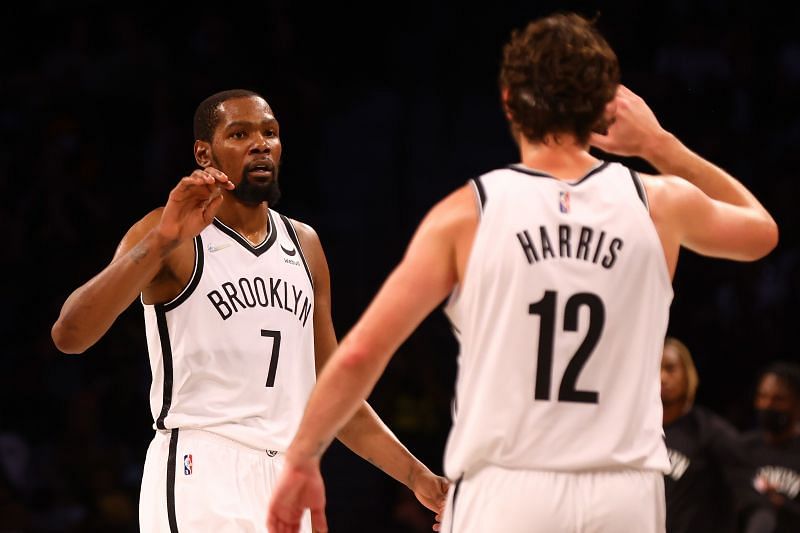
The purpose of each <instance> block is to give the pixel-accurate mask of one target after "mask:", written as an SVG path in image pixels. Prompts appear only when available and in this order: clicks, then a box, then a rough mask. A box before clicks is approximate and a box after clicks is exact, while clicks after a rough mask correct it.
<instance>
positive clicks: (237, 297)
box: [144, 210, 316, 451]
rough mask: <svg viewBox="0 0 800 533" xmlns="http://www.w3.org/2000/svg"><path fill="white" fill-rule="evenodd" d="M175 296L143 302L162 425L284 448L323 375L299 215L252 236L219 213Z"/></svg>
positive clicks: (156, 414)
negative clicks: (258, 239) (295, 223)
mask: <svg viewBox="0 0 800 533" xmlns="http://www.w3.org/2000/svg"><path fill="white" fill-rule="evenodd" d="M194 245H195V268H194V272H193V273H192V277H191V279H190V281H189V283H188V285H187V286H186V288H185V289H184V290H183V292H182V293H181V294H180V295H178V296H177V297H176V298H175V299H174V300H172V301H170V302H167V303H164V304H157V305H148V304H144V316H145V326H146V331H147V343H148V349H149V352H150V367H151V370H152V374H153V383H152V386H151V389H150V408H151V411H152V413H153V420H154V427H155V428H156V429H162V430H163V429H174V428H199V429H203V430H206V431H210V432H213V433H217V434H219V435H222V436H224V437H228V438H230V439H233V440H236V441H238V442H241V443H242V444H245V445H247V446H250V447H253V448H256V449H261V450H265V449H268V450H275V451H283V450H286V448H287V447H288V445H289V443H290V442H291V439H292V438H293V437H294V434H295V432H296V430H297V427H298V425H299V424H300V418H301V416H302V414H303V411H304V409H305V406H306V402H307V400H308V397H309V395H310V393H311V389H312V388H313V386H314V383H315V381H316V372H315V365H314V289H313V284H312V280H311V273H310V271H309V268H308V265H307V263H306V260H305V257H304V256H303V252H302V249H301V247H300V242H299V239H298V238H297V234H296V233H295V231H294V227H292V225H291V222H290V221H289V219H287V218H286V217H284V216H282V215H280V214H279V213H277V212H276V211H274V210H270V211H269V232H268V235H267V237H266V238H265V239H264V241H263V242H262V243H261V244H259V245H258V246H253V245H252V244H251V243H250V242H249V241H248V240H247V239H246V238H244V237H243V236H242V235H240V234H239V233H237V232H236V231H235V230H233V229H232V228H229V227H228V226H226V225H225V224H223V223H222V222H220V221H219V220H217V219H214V221H213V223H212V224H210V225H209V226H208V227H206V228H205V229H204V230H203V231H202V232H201V233H200V235H198V236H197V237H196V238H195V239H194Z"/></svg>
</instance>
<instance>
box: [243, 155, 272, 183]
mask: <svg viewBox="0 0 800 533" xmlns="http://www.w3.org/2000/svg"><path fill="white" fill-rule="evenodd" d="M245 172H246V173H247V175H248V176H249V177H251V178H256V179H263V180H268V179H270V178H272V177H273V175H274V174H275V163H273V162H272V161H271V160H269V159H262V160H260V161H253V162H251V163H249V164H248V165H247V166H246V167H245Z"/></svg>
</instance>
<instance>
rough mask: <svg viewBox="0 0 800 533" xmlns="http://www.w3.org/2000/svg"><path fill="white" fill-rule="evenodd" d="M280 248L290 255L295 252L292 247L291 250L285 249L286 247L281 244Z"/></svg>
mask: <svg viewBox="0 0 800 533" xmlns="http://www.w3.org/2000/svg"><path fill="white" fill-rule="evenodd" d="M281 250H283V253H285V254H286V255H288V256H290V257H291V256H293V255H294V254H296V253H297V250H295V249H294V248H292V249H291V250H287V249H286V248H284V247H283V245H282V244H281Z"/></svg>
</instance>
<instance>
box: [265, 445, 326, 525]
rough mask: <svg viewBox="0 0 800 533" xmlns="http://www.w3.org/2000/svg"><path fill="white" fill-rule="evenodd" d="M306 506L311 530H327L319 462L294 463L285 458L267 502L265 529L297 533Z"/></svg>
mask: <svg viewBox="0 0 800 533" xmlns="http://www.w3.org/2000/svg"><path fill="white" fill-rule="evenodd" d="M306 509H311V529H312V530H313V531H314V533H328V522H327V520H326V519H325V484H324V483H323V482H322V474H320V471H319V464H318V463H314V464H307V465H295V464H291V463H289V462H288V460H287V463H286V466H285V468H284V469H283V472H282V473H281V476H280V478H279V479H278V484H277V485H276V486H275V490H274V491H273V493H272V498H271V500H270V504H269V512H268V514H267V529H268V530H269V533H297V532H298V531H299V530H300V520H301V519H302V517H303V513H304V512H305V510H306Z"/></svg>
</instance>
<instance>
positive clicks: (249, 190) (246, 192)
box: [231, 165, 281, 207]
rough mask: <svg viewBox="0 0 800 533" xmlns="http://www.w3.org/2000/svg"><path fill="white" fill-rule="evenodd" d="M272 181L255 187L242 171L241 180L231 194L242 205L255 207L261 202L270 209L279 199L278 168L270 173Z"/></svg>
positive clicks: (245, 172)
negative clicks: (265, 203)
mask: <svg viewBox="0 0 800 533" xmlns="http://www.w3.org/2000/svg"><path fill="white" fill-rule="evenodd" d="M272 174H273V176H272V181H270V182H269V183H265V184H263V185H261V184H259V185H255V184H253V182H252V181H250V178H248V177H247V171H246V170H243V171H242V179H241V180H239V184H238V185H237V186H236V188H235V189H233V191H231V193H232V194H233V195H234V196H235V197H236V198H238V199H239V200H240V201H241V202H242V203H245V204H251V205H257V204H260V203H261V202H267V205H269V206H270V207H272V206H274V205H276V204H277V203H278V200H280V199H281V189H280V186H279V185H278V166H277V165H276V166H275V170H274V171H273V172H272Z"/></svg>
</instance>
